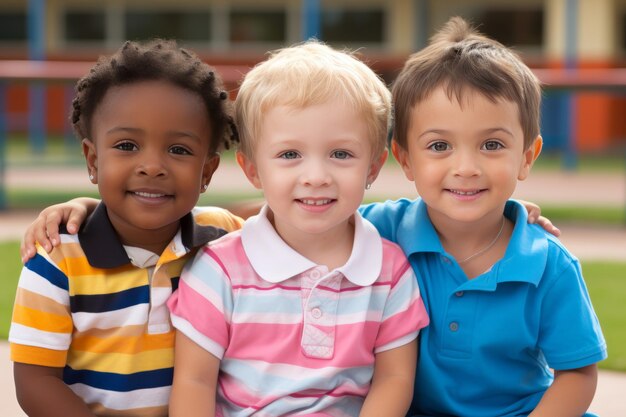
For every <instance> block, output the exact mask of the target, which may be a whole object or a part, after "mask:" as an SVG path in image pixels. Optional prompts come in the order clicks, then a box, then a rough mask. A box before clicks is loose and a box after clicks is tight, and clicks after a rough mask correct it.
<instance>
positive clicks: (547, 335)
mask: <svg viewBox="0 0 626 417" xmlns="http://www.w3.org/2000/svg"><path fill="white" fill-rule="evenodd" d="M550 284H551V285H550V286H549V287H548V288H546V294H545V297H544V300H543V303H542V314H541V317H542V322H541V323H540V334H539V342H538V343H539V348H540V349H541V350H542V351H543V353H544V355H545V357H546V360H547V362H548V365H549V366H550V367H552V368H554V369H557V370H567V369H576V368H581V367H584V366H588V365H591V364H594V363H596V362H599V361H601V360H603V359H605V358H606V355H607V352H606V342H605V340H604V336H603V335H602V330H601V328H600V323H599V321H598V318H597V317H596V314H595V312H594V310H593V306H592V304H591V300H590V298H589V294H588V292H587V287H586V285H585V282H584V280H583V276H582V272H581V269H580V264H579V262H578V261H577V260H575V259H569V260H568V262H567V263H566V264H565V266H564V268H563V269H562V270H561V271H560V273H559V274H558V275H557V276H556V277H555V280H554V282H553V283H550Z"/></svg>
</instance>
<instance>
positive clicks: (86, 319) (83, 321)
mask: <svg viewBox="0 0 626 417" xmlns="http://www.w3.org/2000/svg"><path fill="white" fill-rule="evenodd" d="M147 315H148V304H137V305H134V306H130V307H126V308H122V309H120V310H113V311H105V312H101V313H86V312H79V313H73V314H72V317H73V319H74V326H75V327H76V330H77V331H79V332H82V331H86V330H89V329H112V328H114V327H123V326H133V325H144V324H146V317H147Z"/></svg>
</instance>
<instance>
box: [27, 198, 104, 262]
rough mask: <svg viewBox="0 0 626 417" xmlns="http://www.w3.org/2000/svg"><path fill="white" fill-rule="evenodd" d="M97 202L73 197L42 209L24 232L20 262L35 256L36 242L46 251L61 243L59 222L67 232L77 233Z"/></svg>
mask: <svg viewBox="0 0 626 417" xmlns="http://www.w3.org/2000/svg"><path fill="white" fill-rule="evenodd" d="M97 204H98V200H94V199H92V198H75V199H73V200H70V201H68V202H66V203H61V204H55V205H53V206H50V207H47V208H45V209H43V210H42V212H41V213H39V216H37V218H36V219H35V221H33V222H32V223H31V224H30V226H28V228H27V229H26V232H24V239H23V240H22V244H21V245H20V255H21V257H22V262H23V263H26V261H28V260H29V259H30V258H32V257H33V256H35V253H36V252H37V251H36V249H35V243H36V242H39V244H40V245H41V246H42V247H43V248H44V249H45V250H46V252H50V251H52V249H53V248H54V247H55V246H58V245H59V243H61V240H60V238H59V226H60V225H61V224H65V225H66V229H67V231H68V233H71V234H75V233H77V232H78V229H79V228H80V225H81V223H82V222H83V221H84V220H85V218H86V217H87V215H88V214H89V213H90V212H91V211H93V208H94V207H95V206H96V205H97Z"/></svg>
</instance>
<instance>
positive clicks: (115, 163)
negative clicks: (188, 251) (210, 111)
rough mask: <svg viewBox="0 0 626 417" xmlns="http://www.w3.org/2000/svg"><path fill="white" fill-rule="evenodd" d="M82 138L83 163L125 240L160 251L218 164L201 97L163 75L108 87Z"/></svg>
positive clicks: (110, 216) (121, 236)
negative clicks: (88, 133) (162, 78)
mask: <svg viewBox="0 0 626 417" xmlns="http://www.w3.org/2000/svg"><path fill="white" fill-rule="evenodd" d="M91 130H92V131H91V136H92V137H91V138H87V139H85V140H84V141H83V151H84V153H85V157H86V159H87V164H88V169H89V172H90V174H91V175H93V176H94V179H93V180H92V182H94V183H96V184H98V190H99V192H100V195H101V197H102V200H103V201H104V203H105V204H106V206H107V210H108V215H109V218H110V219H111V222H112V224H113V226H114V227H115V229H116V231H117V233H118V234H119V236H120V238H121V239H122V242H123V243H124V244H128V245H133V246H139V247H144V248H146V249H151V250H153V251H155V252H158V253H160V250H158V249H161V250H162V248H164V245H166V244H167V243H168V242H169V240H170V239H171V238H172V237H173V236H174V234H175V233H176V231H177V230H178V227H179V220H180V219H181V218H182V217H183V216H184V215H185V214H187V213H188V212H189V211H190V210H191V209H192V208H193V207H194V205H195V204H196V202H197V200H198V196H199V194H200V192H201V191H202V190H203V185H205V184H208V183H209V181H210V179H211V175H212V174H213V172H214V170H215V169H216V168H217V165H218V164H219V158H218V157H217V156H211V155H209V144H210V140H211V137H210V136H211V134H210V125H209V120H208V118H207V116H206V110H205V106H204V103H203V102H202V99H201V98H200V97H199V96H198V95H197V94H194V93H193V92H190V91H188V90H185V89H183V88H181V87H177V86H175V85H173V84H170V83H167V82H162V81H142V82H138V83H132V84H127V85H122V86H117V87H113V88H110V89H109V90H108V91H107V92H106V94H105V96H104V97H103V99H102V101H101V102H100V103H99V105H98V107H97V109H96V111H95V112H94V116H93V122H92V129H91Z"/></svg>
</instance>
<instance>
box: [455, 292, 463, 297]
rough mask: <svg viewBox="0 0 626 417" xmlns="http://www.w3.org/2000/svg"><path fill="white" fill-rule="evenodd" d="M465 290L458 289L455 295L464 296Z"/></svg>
mask: <svg viewBox="0 0 626 417" xmlns="http://www.w3.org/2000/svg"><path fill="white" fill-rule="evenodd" d="M463 294H464V292H463V291H457V292H455V293H454V295H456V296H457V297H463Z"/></svg>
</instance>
